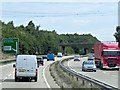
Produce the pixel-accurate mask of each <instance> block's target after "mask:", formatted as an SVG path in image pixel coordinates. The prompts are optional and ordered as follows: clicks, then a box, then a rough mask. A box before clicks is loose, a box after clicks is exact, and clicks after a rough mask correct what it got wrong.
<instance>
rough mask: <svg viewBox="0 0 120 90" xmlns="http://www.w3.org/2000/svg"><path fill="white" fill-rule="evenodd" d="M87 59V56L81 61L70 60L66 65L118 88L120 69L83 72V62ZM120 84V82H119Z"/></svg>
mask: <svg viewBox="0 0 120 90" xmlns="http://www.w3.org/2000/svg"><path fill="white" fill-rule="evenodd" d="M84 60H87V57H83V58H81V61H74V60H70V61H68V62H67V63H66V64H65V65H66V66H67V67H69V68H70V69H71V70H74V71H76V72H77V73H80V74H83V75H86V76H88V77H90V78H92V79H96V80H98V81H101V82H104V83H106V84H108V85H111V86H113V87H116V88H118V87H119V86H118V81H119V80H120V77H119V76H120V71H117V70H100V69H97V71H96V72H83V71H82V62H83V61H84ZM119 84H120V83H119ZM119 88H120V87H119Z"/></svg>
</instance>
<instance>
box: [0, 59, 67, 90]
mask: <svg viewBox="0 0 120 90" xmlns="http://www.w3.org/2000/svg"><path fill="white" fill-rule="evenodd" d="M63 58H66V57H63ZM63 58H56V60H61V59H63ZM53 62H54V61H47V60H46V59H45V64H44V66H40V67H39V68H38V71H39V73H38V81H37V82H34V81H31V82H29V81H20V82H15V81H14V73H15V70H14V68H13V63H11V64H7V65H2V66H0V70H1V71H0V72H2V73H1V74H0V89H2V88H11V89H14V88H27V89H33V88H46V89H47V88H48V89H49V88H59V86H57V84H56V83H55V82H54V80H53V78H52V77H51V75H50V73H49V65H50V64H51V63H53ZM5 90H6V89H5Z"/></svg>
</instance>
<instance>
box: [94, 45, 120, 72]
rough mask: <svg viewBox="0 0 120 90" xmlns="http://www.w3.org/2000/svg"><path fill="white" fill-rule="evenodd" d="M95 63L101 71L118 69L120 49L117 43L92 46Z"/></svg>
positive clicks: (119, 66) (119, 65)
mask: <svg viewBox="0 0 120 90" xmlns="http://www.w3.org/2000/svg"><path fill="white" fill-rule="evenodd" d="M94 53H95V63H96V66H97V67H100V68H101V69H117V70H119V68H120V48H119V47H118V44H117V43H108V44H106V43H99V44H95V45H94Z"/></svg>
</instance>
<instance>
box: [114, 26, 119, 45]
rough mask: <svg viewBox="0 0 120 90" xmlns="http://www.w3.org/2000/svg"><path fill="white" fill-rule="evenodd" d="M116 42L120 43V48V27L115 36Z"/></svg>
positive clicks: (117, 28)
mask: <svg viewBox="0 0 120 90" xmlns="http://www.w3.org/2000/svg"><path fill="white" fill-rule="evenodd" d="M114 36H115V38H116V41H117V42H118V43H119V47H120V26H117V27H116V32H115V34H114Z"/></svg>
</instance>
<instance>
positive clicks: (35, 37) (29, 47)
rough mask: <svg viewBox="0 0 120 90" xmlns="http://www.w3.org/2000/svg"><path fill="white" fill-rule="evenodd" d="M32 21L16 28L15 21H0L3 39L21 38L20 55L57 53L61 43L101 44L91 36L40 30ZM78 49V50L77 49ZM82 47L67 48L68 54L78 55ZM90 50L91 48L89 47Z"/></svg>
mask: <svg viewBox="0 0 120 90" xmlns="http://www.w3.org/2000/svg"><path fill="white" fill-rule="evenodd" d="M39 27H40V26H36V25H35V24H34V23H33V22H32V21H30V22H29V23H28V25H27V26H23V25H20V26H17V27H15V26H14V23H13V21H10V22H8V23H7V24H5V23H4V22H2V21H0V28H2V38H19V41H20V42H19V47H20V54H47V53H55V54H56V53H57V52H59V51H62V50H61V47H60V46H59V44H60V43H80V42H87V43H95V42H99V40H98V39H97V38H96V37H93V36H92V35H91V34H83V35H79V34H77V33H75V34H60V35H59V34H57V32H56V31H55V30H53V31H48V30H39ZM76 48H77V49H76ZM81 48H82V47H67V48H66V52H67V53H70V54H72V53H78V52H79V49H81ZM88 48H90V47H88Z"/></svg>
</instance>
